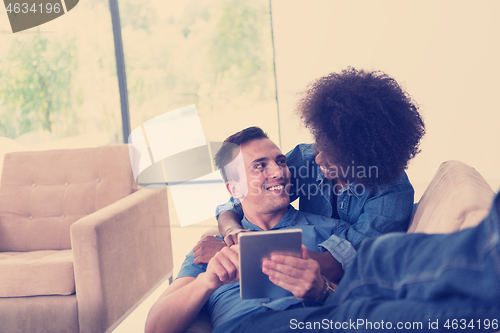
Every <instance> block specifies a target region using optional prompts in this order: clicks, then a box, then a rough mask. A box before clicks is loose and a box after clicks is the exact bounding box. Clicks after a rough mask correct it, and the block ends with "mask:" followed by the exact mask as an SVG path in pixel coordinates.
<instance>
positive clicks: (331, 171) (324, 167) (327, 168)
mask: <svg viewBox="0 0 500 333" xmlns="http://www.w3.org/2000/svg"><path fill="white" fill-rule="evenodd" d="M315 161H316V164H318V165H319V167H320V169H321V172H323V175H324V176H325V177H326V178H327V179H337V178H338V171H339V170H338V167H337V166H336V165H335V164H333V163H331V162H330V161H329V160H328V159H327V157H326V156H325V154H324V153H323V152H322V151H320V150H318V155H316V159H315Z"/></svg>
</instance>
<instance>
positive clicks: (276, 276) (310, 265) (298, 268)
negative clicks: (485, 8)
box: [262, 245, 325, 301]
mask: <svg viewBox="0 0 500 333" xmlns="http://www.w3.org/2000/svg"><path fill="white" fill-rule="evenodd" d="M262 271H263V272H264V273H265V274H267V275H268V276H269V280H271V282H272V283H274V284H275V285H277V286H280V287H282V288H284V289H286V290H288V291H290V292H291V293H292V294H294V295H295V297H297V298H298V299H301V300H312V301H320V300H321V299H322V298H323V288H324V284H325V280H324V279H323V278H322V277H321V270H320V267H319V264H318V263H317V262H316V261H314V260H312V259H310V258H309V256H308V254H307V249H306V247H305V246H304V245H302V258H295V257H292V256H286V255H277V254H273V255H272V256H271V258H270V259H265V260H264V261H263V263H262Z"/></svg>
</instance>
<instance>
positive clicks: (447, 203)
mask: <svg viewBox="0 0 500 333" xmlns="http://www.w3.org/2000/svg"><path fill="white" fill-rule="evenodd" d="M494 195H495V193H494V192H493V190H492V188H491V187H490V186H489V185H488V183H487V182H486V180H484V178H483V177H482V176H481V175H480V174H479V172H477V171H476V169H474V168H472V167H470V166H468V165H466V164H464V163H462V162H459V161H447V162H444V163H443V164H441V166H440V167H439V169H438V171H437V173H436V175H435V176H434V178H433V179H432V181H431V183H430V184H429V186H428V187H427V189H426V190H425V192H424V194H423V195H422V198H421V200H420V202H419V203H418V205H417V208H416V210H415V213H414V215H413V220H412V223H411V224H410V227H409V229H408V232H423V233H449V232H453V231H458V230H461V229H464V228H468V227H473V226H475V225H477V224H478V223H479V222H481V220H483V219H484V217H486V215H487V214H488V212H489V210H490V206H491V202H492V200H493V197H494Z"/></svg>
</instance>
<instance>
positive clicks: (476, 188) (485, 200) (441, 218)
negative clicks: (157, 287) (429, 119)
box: [186, 161, 495, 333]
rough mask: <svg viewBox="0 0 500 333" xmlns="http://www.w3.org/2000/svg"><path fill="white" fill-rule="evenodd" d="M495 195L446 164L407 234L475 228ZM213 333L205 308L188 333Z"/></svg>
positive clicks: (471, 173)
mask: <svg viewBox="0 0 500 333" xmlns="http://www.w3.org/2000/svg"><path fill="white" fill-rule="evenodd" d="M494 195H495V193H494V192H493V189H492V188H491V186H490V185H489V184H488V183H487V182H486V181H485V180H484V178H483V177H482V176H481V175H480V174H479V172H477V171H476V170H475V169H474V168H472V167H470V166H468V165H466V164H465V163H462V162H460V161H447V162H444V163H443V164H441V166H440V167H439V169H438V171H437V173H436V175H435V176H434V178H433V179H432V180H431V182H430V184H429V185H428V187H427V189H426V190H425V192H424V194H423V195H422V197H421V199H420V200H419V202H418V204H416V205H415V206H416V208H415V209H414V213H413V216H412V221H411V223H410V226H409V228H408V232H409V233H417V232H419V233H450V232H454V231H458V230H462V229H465V228H469V227H473V226H475V225H477V224H478V223H479V222H481V221H482V220H483V219H484V217H486V215H487V214H488V212H489V209H490V206H491V202H492V200H493V197H494ZM208 233H210V232H208ZM208 233H207V234H208ZM211 331H212V328H211V325H210V318H209V316H208V313H207V312H206V311H205V310H204V309H202V311H201V312H200V314H199V315H198V317H197V318H196V321H195V322H194V323H193V324H192V325H191V326H190V327H189V329H188V330H187V331H186V332H188V333H210V332H211Z"/></svg>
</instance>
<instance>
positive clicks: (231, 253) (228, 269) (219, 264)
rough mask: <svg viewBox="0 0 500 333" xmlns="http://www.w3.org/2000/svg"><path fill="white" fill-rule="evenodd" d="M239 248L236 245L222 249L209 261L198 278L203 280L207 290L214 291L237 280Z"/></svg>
mask: <svg viewBox="0 0 500 333" xmlns="http://www.w3.org/2000/svg"><path fill="white" fill-rule="evenodd" d="M239 267H240V266H239V247H238V245H235V246H232V247H231V248H229V247H224V248H223V249H222V250H220V251H219V252H217V253H216V254H215V256H214V257H213V258H212V259H210V261H209V262H208V266H207V271H206V272H205V273H202V274H200V275H199V276H200V277H201V276H202V275H203V276H202V279H203V280H204V282H205V283H206V285H207V288H208V289H209V290H215V289H217V288H219V287H220V286H222V285H224V284H228V283H234V282H236V281H238V280H239V273H238V271H239Z"/></svg>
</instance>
